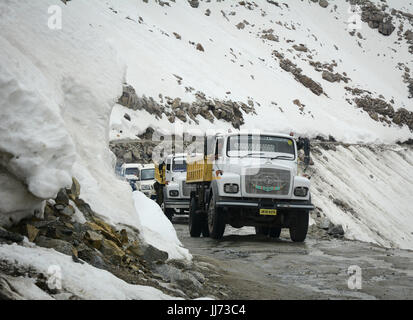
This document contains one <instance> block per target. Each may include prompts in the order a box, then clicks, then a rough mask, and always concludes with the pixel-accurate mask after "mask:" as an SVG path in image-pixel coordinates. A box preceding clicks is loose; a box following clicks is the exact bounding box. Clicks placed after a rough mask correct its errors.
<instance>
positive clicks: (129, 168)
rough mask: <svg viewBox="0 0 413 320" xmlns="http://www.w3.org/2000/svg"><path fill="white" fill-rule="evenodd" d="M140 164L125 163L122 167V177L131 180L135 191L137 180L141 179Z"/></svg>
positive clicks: (130, 182)
mask: <svg viewBox="0 0 413 320" xmlns="http://www.w3.org/2000/svg"><path fill="white" fill-rule="evenodd" d="M139 166H140V165H139V164H138V163H124V164H122V166H121V167H120V175H121V177H123V178H124V179H125V180H126V181H127V182H129V184H130V186H131V188H132V190H133V191H135V190H136V188H137V187H136V182H138V180H139Z"/></svg>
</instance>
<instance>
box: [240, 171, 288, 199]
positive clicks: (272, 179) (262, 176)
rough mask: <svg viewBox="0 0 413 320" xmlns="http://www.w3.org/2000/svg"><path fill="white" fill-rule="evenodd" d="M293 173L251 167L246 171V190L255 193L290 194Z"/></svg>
mask: <svg viewBox="0 0 413 320" xmlns="http://www.w3.org/2000/svg"><path fill="white" fill-rule="evenodd" d="M290 184H291V173H290V171H289V170H283V169H273V168H249V169H247V170H246V172H245V191H246V192H247V193H249V194H254V195H257V194H259V195H288V194H289V192H290Z"/></svg>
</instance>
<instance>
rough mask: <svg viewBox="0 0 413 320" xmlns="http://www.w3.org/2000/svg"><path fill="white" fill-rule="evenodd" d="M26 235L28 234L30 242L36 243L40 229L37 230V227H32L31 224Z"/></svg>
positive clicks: (28, 225) (27, 226)
mask: <svg viewBox="0 0 413 320" xmlns="http://www.w3.org/2000/svg"><path fill="white" fill-rule="evenodd" d="M26 234H27V238H28V239H29V241H31V242H34V240H35V239H36V237H37V235H38V234H39V229H37V228H36V227H35V226H32V225H31V224H27V225H26Z"/></svg>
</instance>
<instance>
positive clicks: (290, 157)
mask: <svg viewBox="0 0 413 320" xmlns="http://www.w3.org/2000/svg"><path fill="white" fill-rule="evenodd" d="M282 158H284V159H287V160H292V159H294V156H276V157H273V158H271V160H275V159H282Z"/></svg>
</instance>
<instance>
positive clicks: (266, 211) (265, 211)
mask: <svg viewBox="0 0 413 320" xmlns="http://www.w3.org/2000/svg"><path fill="white" fill-rule="evenodd" d="M260 215H261V216H276V215H277V210H276V209H260Z"/></svg>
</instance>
